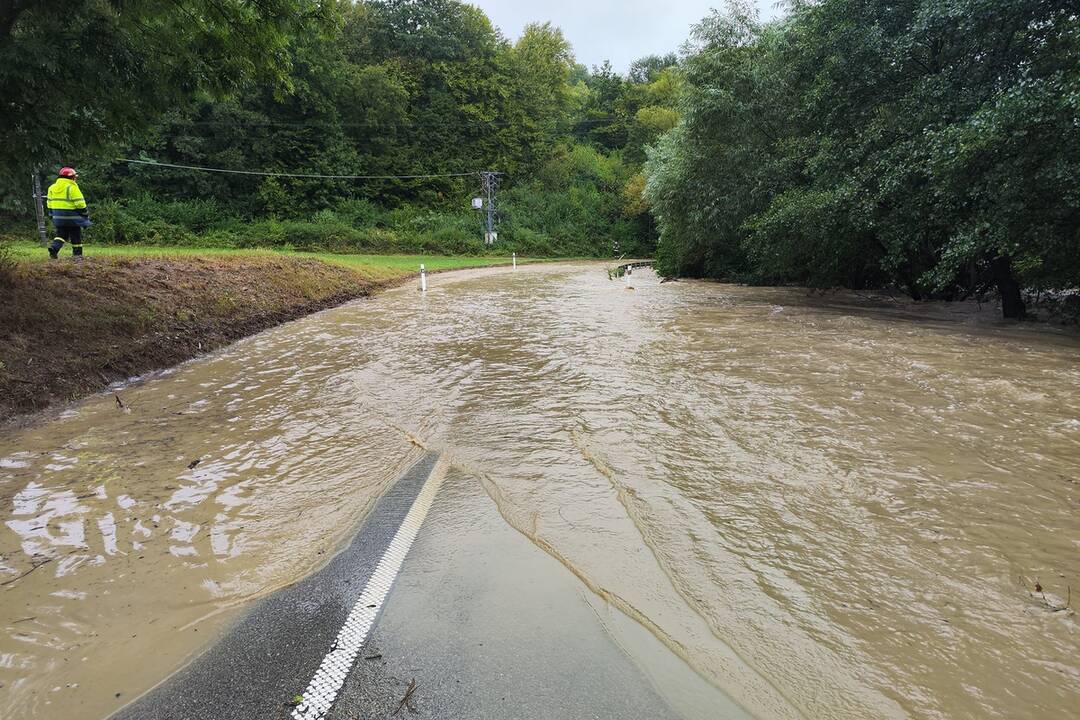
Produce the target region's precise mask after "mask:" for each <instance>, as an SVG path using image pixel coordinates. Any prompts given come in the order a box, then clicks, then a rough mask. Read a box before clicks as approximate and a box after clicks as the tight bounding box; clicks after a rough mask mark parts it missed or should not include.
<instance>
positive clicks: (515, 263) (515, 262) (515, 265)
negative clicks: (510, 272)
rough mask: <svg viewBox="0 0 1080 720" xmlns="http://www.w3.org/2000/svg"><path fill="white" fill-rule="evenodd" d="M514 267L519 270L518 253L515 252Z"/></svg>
mask: <svg viewBox="0 0 1080 720" xmlns="http://www.w3.org/2000/svg"><path fill="white" fill-rule="evenodd" d="M514 269H515V270H517V253H514Z"/></svg>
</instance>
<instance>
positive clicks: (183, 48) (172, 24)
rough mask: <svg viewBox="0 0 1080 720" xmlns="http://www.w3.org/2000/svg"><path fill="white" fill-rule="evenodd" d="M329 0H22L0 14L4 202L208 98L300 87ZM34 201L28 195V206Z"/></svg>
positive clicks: (0, 150) (0, 148)
mask: <svg viewBox="0 0 1080 720" xmlns="http://www.w3.org/2000/svg"><path fill="white" fill-rule="evenodd" d="M334 5H335V3H333V2H330V1H329V0H261V1H260V2H258V3H251V2H243V1H242V0H182V1H180V2H174V3H161V2H153V1H151V0H125V1H123V2H121V1H120V0H68V1H67V2H46V1H45V0H22V1H19V2H6V3H3V4H2V5H0V97H2V98H4V102H3V103H0V128H2V129H0V171H2V172H0V178H2V180H0V183H3V184H2V185H0V191H2V192H4V193H5V195H7V197H8V199H9V200H10V198H11V190H12V188H13V187H14V183H15V182H18V184H19V185H20V186H21V185H22V183H23V182H24V180H23V179H24V178H27V177H29V175H30V172H31V170H32V168H34V167H36V166H56V165H58V164H74V163H76V162H78V161H81V160H83V159H85V158H90V157H93V156H95V155H97V154H99V153H101V152H103V151H105V150H107V149H108V148H110V147H112V146H114V145H115V144H117V143H119V142H123V141H125V140H126V139H129V138H131V137H132V136H133V135H134V134H135V133H136V132H139V131H141V130H143V129H144V128H145V127H146V124H147V123H148V122H150V121H151V120H153V119H154V118H157V117H159V116H161V115H162V113H163V112H165V111H166V110H167V109H168V108H171V107H174V106H176V105H177V104H179V103H183V102H185V101H186V100H188V99H190V98H192V97H194V96H196V95H206V94H209V95H211V96H216V97H222V96H224V95H225V94H227V93H229V92H232V91H235V90H236V89H238V88H239V87H241V86H242V85H243V84H244V83H245V82H247V81H248V80H250V79H252V78H259V79H261V80H262V81H263V82H265V83H266V84H267V87H269V88H273V89H275V90H277V89H284V88H288V87H289V84H290V76H289V71H290V64H289V53H288V49H289V46H290V43H291V42H292V39H293V38H294V37H295V34H296V33H299V32H304V33H310V32H312V31H318V28H319V27H320V26H322V25H325V24H326V23H327V22H328V21H329V16H330V11H331V10H332V8H333V7H334ZM22 194H23V193H19V195H20V196H21V195H22Z"/></svg>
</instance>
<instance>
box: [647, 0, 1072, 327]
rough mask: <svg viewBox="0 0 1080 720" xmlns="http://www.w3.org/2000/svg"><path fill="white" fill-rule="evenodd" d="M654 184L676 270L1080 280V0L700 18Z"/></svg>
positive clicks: (844, 4)
mask: <svg viewBox="0 0 1080 720" xmlns="http://www.w3.org/2000/svg"><path fill="white" fill-rule="evenodd" d="M694 43H695V44H694V49H693V51H692V52H690V54H689V56H688V57H687V58H686V59H685V62H684V63H683V64H682V71H683V76H684V92H683V95H682V99H681V105H680V107H679V109H680V111H681V120H680V122H679V124H678V125H677V126H676V127H675V129H674V130H672V131H671V132H670V133H667V134H666V135H664V136H663V137H662V138H661V140H660V141H659V143H658V144H657V146H656V147H655V148H654V149H653V150H652V152H651V155H650V160H649V163H648V175H649V182H648V187H647V193H646V194H647V196H648V198H649V199H650V200H651V201H652V203H653V205H654V212H655V214H656V216H657V217H658V219H659V225H660V228H661V240H660V247H659V257H660V259H661V266H662V269H663V270H664V271H666V272H668V273H672V274H675V273H678V274H688V275H697V276H710V277H723V278H733V279H742V280H748V281H752V282H763V283H777V282H780V283H802V284H808V285H814V286H847V287H856V288H857V287H867V286H882V285H886V284H895V285H898V286H902V287H903V288H905V289H906V290H907V291H908V292H909V293H910V295H911V296H912V297H913V298H925V297H940V298H960V297H965V296H968V295H970V294H972V293H979V292H982V291H984V290H986V289H987V288H990V287H996V288H997V289H998V290H1000V292H1001V295H1002V298H1003V309H1004V312H1005V315H1006V316H1008V317H1022V316H1023V315H1024V312H1025V308H1024V304H1023V301H1022V299H1021V294H1020V289H1021V287H1022V286H1027V287H1053V288H1075V287H1077V286H1078V285H1080V23H1078V11H1077V8H1076V5H1075V4H1074V3H1070V2H1066V1H1065V0H1010V2H1001V1H1000V0H888V1H885V0H818V1H817V2H809V1H804V0H798V1H796V2H792V3H790V12H789V14H788V15H787V16H786V17H785V18H784V19H782V20H780V21H777V22H773V23H769V24H762V23H760V22H758V20H757V17H756V15H755V13H754V12H753V11H752V10H751V8H750V7H749V6H748V5H746V4H743V3H741V2H731V3H729V4H728V6H727V9H726V11H725V12H719V13H714V14H712V15H711V16H710V17H708V18H707V19H705V20H704V21H703V22H702V23H701V24H700V25H698V26H697V27H696V29H695V31H694Z"/></svg>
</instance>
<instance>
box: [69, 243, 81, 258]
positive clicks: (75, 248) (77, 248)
mask: <svg viewBox="0 0 1080 720" xmlns="http://www.w3.org/2000/svg"><path fill="white" fill-rule="evenodd" d="M71 257H72V259H73V260H74V261H75V262H82V245H72V246H71Z"/></svg>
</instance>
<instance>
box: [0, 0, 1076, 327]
mask: <svg viewBox="0 0 1080 720" xmlns="http://www.w3.org/2000/svg"><path fill="white" fill-rule="evenodd" d="M784 5H785V8H784V10H785V12H784V14H783V15H782V16H781V17H780V18H778V19H776V20H773V21H771V22H768V23H763V22H760V21H759V19H758V17H757V15H756V13H755V11H754V10H753V8H752V7H751V6H750V5H749V4H747V3H745V2H727V3H726V4H725V6H724V7H723V8H722V9H721V10H719V11H714V12H712V13H711V14H710V15H709V16H707V17H706V18H704V19H703V20H702V21H701V23H699V24H698V25H697V26H695V27H694V29H693V31H692V35H691V37H690V38H689V40H688V42H687V44H686V45H685V46H684V47H682V48H673V51H677V52H673V53H672V54H670V55H667V56H663V57H660V56H649V57H645V58H642V59H641V60H639V61H637V62H635V63H634V64H633V65H632V66H631V67H630V69H629V71H628V72H627V73H625V74H621V73H618V72H616V71H615V70H614V69H613V68H612V67H611V66H610V65H609V64H605V65H602V66H599V67H593V68H591V69H590V68H585V67H583V66H581V65H580V64H578V63H577V62H576V61H575V59H574V55H573V50H572V48H571V47H570V46H569V44H568V43H567V41H566V40H565V38H564V37H563V35H562V33H561V32H560V31H559V30H558V28H556V27H554V26H552V25H551V24H549V23H537V24H533V25H529V26H527V27H526V28H525V29H524V31H523V32H522V33H521V34H520V36H519V37H518V38H517V39H516V40H514V41H510V40H508V39H507V38H506V37H505V36H504V35H503V34H502V33H501V32H500V31H499V30H498V29H496V28H495V27H493V26H492V24H491V22H490V21H489V20H488V18H487V17H486V16H485V15H484V14H483V13H482V12H481V11H480V10H478V9H476V8H474V7H472V6H470V5H467V4H464V3H460V2H456V1H455V0H382V1H364V2H350V1H346V0H322V1H320V0H258V1H255V0H177V1H175V2H170V3H160V2H151V1H149V0H111V1H110V0H72V1H71V2H67V3H63V4H57V3H47V2H41V1H40V0H15V1H14V2H9V3H5V4H4V5H3V6H2V7H0V97H3V98H4V101H3V102H2V103H0V121H2V123H3V125H2V130H0V132H2V137H0V140H2V141H3V142H2V143H0V171H2V172H0V206H2V212H3V213H4V219H5V222H6V223H7V224H9V225H10V224H12V223H23V225H19V227H23V226H25V223H26V220H27V219H28V218H29V217H31V215H30V212H31V209H30V206H29V202H28V199H29V192H28V186H29V178H30V175H31V173H32V172H33V170H34V168H41V169H42V170H43V172H44V173H49V172H53V171H55V169H56V168H57V167H59V165H60V164H61V163H62V164H72V165H75V166H76V167H78V168H79V169H80V172H81V174H82V178H81V184H82V186H83V188H84V191H85V192H86V194H87V196H88V198H89V199H90V202H91V206H92V213H93V219H94V223H95V225H94V227H93V228H92V230H91V231H90V235H91V240H92V241H94V242H105V243H138V244H168V245H178V244H182V245H206V246H223V247H253V246H259V247H291V248H296V249H319V250H331V251H337V252H441V253H477V252H482V251H484V249H485V248H484V246H483V244H482V243H483V240H482V231H481V216H480V214H479V213H476V212H474V211H473V210H471V209H470V207H469V201H470V199H471V198H472V197H474V196H479V195H480V194H481V193H480V187H479V177H478V175H477V173H478V172H479V171H484V170H488V171H498V172H501V173H504V174H503V175H502V176H501V178H500V180H501V182H500V190H499V193H498V198H499V202H498V219H499V232H500V235H499V243H498V245H497V247H496V250H497V251H498V252H511V251H516V252H519V253H523V254H532V255H549V256H612V255H624V254H625V255H635V256H651V255H653V254H655V255H656V257H657V260H658V268H659V269H660V271H661V272H663V273H665V274H669V275H689V276H703V277H714V278H721V279H726V280H737V281H744V282H754V283H778V284H783V283H798V284H805V285H810V286H816V287H835V286H845V287H852V288H865V287H885V286H891V287H896V288H898V289H902V290H904V291H906V292H907V293H909V294H910V295H911V296H912V297H914V298H942V299H960V298H964V297H970V296H972V295H976V296H981V295H984V294H986V293H988V292H990V291H993V290H996V291H998V292H999V293H1000V294H1001V297H1002V300H1003V311H1004V313H1005V314H1006V316H1010V317H1022V316H1023V315H1024V312H1025V305H1024V297H1023V291H1024V290H1036V291H1041V290H1052V289H1056V290H1069V289H1075V288H1076V287H1078V286H1080V189H1078V188H1080V183H1078V182H1077V180H1078V179H1080V172H1078V170H1080V22H1078V17H1077V11H1076V9H1075V7H1074V5H1073V4H1072V3H1069V2H1065V1H1064V0H1012V1H1011V2H1007V3H1003V2H1000V0H945V1H942V0H891V1H889V2H885V1H880V0H817V1H810V0H791V1H790V2H787V3H784ZM538 10H540V8H538ZM117 158H126V159H129V160H140V161H144V162H158V163H172V164H177V165H192V166H200V167H212V168H221V169H231V170H245V171H259V172H269V173H274V172H294V173H308V174H320V175H365V176H415V175H423V176H435V175H438V176H442V177H397V178H394V179H375V178H365V179H328V178H295V177H279V176H273V175H265V176H263V175H240V174H220V173H207V172H203V171H198V170H185V169H178V168H165V167H162V166H160V165H159V166H157V167H155V166H154V165H150V164H138V163H131V162H121V161H118V160H117Z"/></svg>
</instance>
